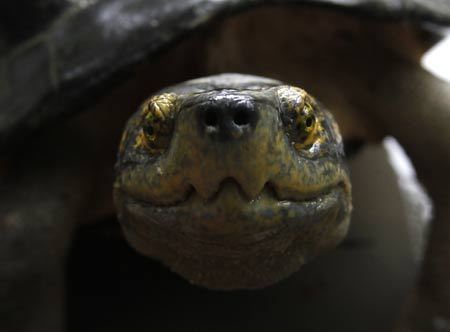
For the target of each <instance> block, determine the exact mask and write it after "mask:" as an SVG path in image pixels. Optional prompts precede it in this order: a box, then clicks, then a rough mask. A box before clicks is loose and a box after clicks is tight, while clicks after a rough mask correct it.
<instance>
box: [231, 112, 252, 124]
mask: <svg viewBox="0 0 450 332" xmlns="http://www.w3.org/2000/svg"><path fill="white" fill-rule="evenodd" d="M233 122H234V123H235V124H236V125H238V126H245V125H248V124H249V123H250V112H249V111H248V110H239V111H237V112H236V114H235V115H234V118H233Z"/></svg>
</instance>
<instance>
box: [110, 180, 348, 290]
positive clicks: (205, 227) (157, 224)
mask: <svg viewBox="0 0 450 332" xmlns="http://www.w3.org/2000/svg"><path fill="white" fill-rule="evenodd" d="M116 201H117V202H119V203H120V206H121V208H120V210H121V211H120V221H121V223H122V226H123V230H124V233H125V235H126V238H127V239H128V241H129V242H130V243H131V245H132V246H134V247H135V248H136V249H137V250H138V251H139V252H141V253H143V254H145V255H147V256H150V257H153V258H156V259H159V260H161V261H162V262H163V263H164V264H166V265H168V266H169V267H170V268H171V269H172V270H174V271H175V272H177V273H179V274H181V275H182V276H184V277H185V278H187V279H188V280H190V281H191V282H192V283H194V284H197V285H202V286H205V287H208V288H213V289H237V288H238V289H239V288H260V287H265V286H267V285H270V284H272V283H274V282H276V281H278V280H280V279H282V278H285V277H286V276H288V275H290V274H291V273H292V272H294V271H296V270H298V269H299V268H300V266H301V265H303V264H304V263H305V262H306V261H307V260H309V259H310V258H311V257H314V256H316V255H317V254H318V253H320V252H322V251H324V250H326V249H329V248H332V247H334V246H336V245H337V244H338V243H339V242H340V241H341V240H342V238H343V237H344V236H345V234H346V231H347V227H348V222H349V214H350V202H349V197H348V193H347V191H346V188H345V186H344V185H343V184H342V183H339V184H337V185H335V186H333V187H330V188H327V189H326V190H325V191H323V192H321V193H318V194H316V195H308V196H307V198H306V199H305V200H302V201H288V200H281V201H280V200H278V199H277V197H276V195H275V194H274V192H273V190H271V189H270V188H269V187H266V188H265V189H264V190H263V191H262V192H261V194H260V195H259V196H258V197H257V198H256V199H254V200H251V201H249V200H248V199H246V198H245V197H244V196H243V195H242V194H241V193H240V192H239V188H238V187H237V186H234V185H233V184H231V183H226V184H225V185H223V186H221V189H220V190H219V192H218V193H217V194H216V195H214V197H213V198H212V199H210V200H207V201H205V200H203V199H202V198H201V197H200V196H199V195H196V194H195V192H194V193H192V194H191V195H189V197H188V198H187V199H186V200H185V201H183V202H180V203H179V204H177V205H173V206H155V205H152V204H149V203H146V202H142V201H139V200H136V199H134V198H132V197H130V196H127V195H126V194H124V193H121V192H116Z"/></svg>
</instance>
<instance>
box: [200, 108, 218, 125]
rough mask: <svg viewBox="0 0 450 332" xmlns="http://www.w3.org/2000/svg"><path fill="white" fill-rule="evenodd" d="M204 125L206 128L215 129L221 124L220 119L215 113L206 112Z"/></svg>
mask: <svg viewBox="0 0 450 332" xmlns="http://www.w3.org/2000/svg"><path fill="white" fill-rule="evenodd" d="M204 123H205V125H206V126H209V127H215V126H217V125H218V123H219V118H218V116H217V113H216V112H214V111H209V112H206V114H205V117H204Z"/></svg>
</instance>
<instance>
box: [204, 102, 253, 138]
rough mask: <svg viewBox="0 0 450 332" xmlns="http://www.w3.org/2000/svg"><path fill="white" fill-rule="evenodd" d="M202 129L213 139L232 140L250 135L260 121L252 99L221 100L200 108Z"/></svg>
mask: <svg viewBox="0 0 450 332" xmlns="http://www.w3.org/2000/svg"><path fill="white" fill-rule="evenodd" d="M198 120H199V126H200V129H201V131H202V132H203V133H204V134H205V135H207V136H208V137H210V138H211V139H213V140H219V141H232V140H236V139H240V138H243V137H245V136H248V135H250V134H251V133H252V132H253V130H254V129H255V127H256V123H257V122H258V113H257V111H256V110H255V107H254V104H253V103H252V102H251V101H248V100H247V101H233V100H229V99H228V100H227V99H225V100H219V101H214V102H210V103H207V104H205V105H203V106H202V107H200V108H199V109H198Z"/></svg>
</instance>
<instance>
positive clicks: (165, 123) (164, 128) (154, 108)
mask: <svg viewBox="0 0 450 332" xmlns="http://www.w3.org/2000/svg"><path fill="white" fill-rule="evenodd" d="M176 99H177V97H176V95H175V94H173V93H164V94H161V95H157V96H154V97H152V98H150V99H149V100H147V101H146V102H144V104H143V105H142V118H141V128H140V132H139V135H138V137H137V140H136V146H137V147H144V148H146V149H147V150H148V152H150V153H151V154H153V155H158V154H161V153H163V152H164V151H165V150H166V149H167V148H168V147H169V144H170V140H171V138H172V133H173V127H174V117H175V113H176Z"/></svg>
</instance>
